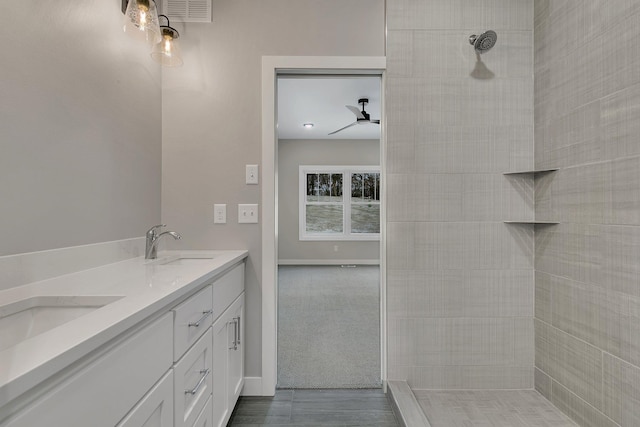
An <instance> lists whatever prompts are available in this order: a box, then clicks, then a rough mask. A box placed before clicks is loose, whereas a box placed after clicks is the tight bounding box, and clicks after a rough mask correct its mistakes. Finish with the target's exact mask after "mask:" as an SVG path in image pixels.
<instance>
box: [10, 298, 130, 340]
mask: <svg viewBox="0 0 640 427" xmlns="http://www.w3.org/2000/svg"><path fill="white" fill-rule="evenodd" d="M120 298H122V296H35V297H31V298H26V299H23V300H20V301H16V302H13V303H10V304H6V305H0V351H2V350H5V349H7V348H10V347H13V346H14V345H16V344H18V343H20V342H22V341H24V340H27V339H29V338H32V337H34V336H36V335H39V334H41V333H43V332H46V331H48V330H50V329H53V328H55V327H57V326H60V325H62V324H65V323H67V322H70V321H72V320H74V319H77V318H78V317H81V316H84V315H85V314H88V313H91V312H92V311H94V310H97V309H99V308H100V307H104V306H105V305H107V304H110V303H112V302H114V301H117V300H119V299H120Z"/></svg>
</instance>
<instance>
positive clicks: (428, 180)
mask: <svg viewBox="0 0 640 427" xmlns="http://www.w3.org/2000/svg"><path fill="white" fill-rule="evenodd" d="M387 26H388V43H387V68H388V74H387V86H386V94H385V96H386V103H387V104H386V106H387V118H386V119H387V120H386V122H387V123H386V124H387V155H388V172H389V174H388V177H387V178H388V180H387V182H388V190H389V191H388V194H389V201H388V211H387V213H388V224H387V226H388V237H389V239H388V240H389V241H388V245H387V257H388V264H387V266H388V296H387V297H388V301H389V311H388V314H389V367H388V369H389V378H390V379H401V380H408V381H409V383H410V384H412V385H414V384H417V385H420V387H424V388H432V387H436V388H443V387H444V388H456V387H460V385H461V384H463V385H467V386H469V387H474V388H482V387H485V388H514V387H521V386H522V387H531V386H532V384H533V358H534V352H533V323H532V319H533V312H534V310H533V300H534V288H533V280H534V279H533V266H534V264H533V259H534V234H533V229H532V228H531V227H512V226H507V225H505V224H504V223H503V221H504V220H509V219H523V218H533V215H534V205H533V202H534V197H533V185H532V183H531V181H522V180H520V181H514V180H510V179H507V178H506V177H505V176H504V175H503V173H504V172H507V171H510V170H523V169H524V170H526V169H530V168H532V167H533V164H534V150H533V134H534V120H533V111H534V102H533V93H534V88H533V83H534V82H533V60H532V57H533V32H532V30H533V4H532V3H531V2H530V1H528V0H516V1H514V0H453V1H451V0H446V1H444V0H436V1H430V2H424V1H416V0H389V1H388V2H387ZM487 29H494V30H496V31H497V32H498V34H499V35H498V45H497V47H496V48H495V49H493V50H492V51H491V52H489V53H487V54H486V55H484V56H483V57H482V58H478V57H477V56H476V54H475V52H474V50H473V48H472V47H471V46H470V45H469V43H468V38H469V36H470V35H471V34H474V33H475V34H478V33H479V32H482V31H485V30H487ZM478 67H485V68H484V70H485V71H486V73H485V74H484V76H489V75H491V76H492V78H490V79H478V78H475V77H478V73H477V71H478V70H479V69H480V68H478ZM474 71H475V73H474Z"/></svg>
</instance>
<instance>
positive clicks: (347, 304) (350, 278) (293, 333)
mask: <svg viewBox="0 0 640 427" xmlns="http://www.w3.org/2000/svg"><path fill="white" fill-rule="evenodd" d="M278 275H279V278H278V385H277V386H278V388H295V389H300V388H334V389H335V388H375V387H380V386H381V380H380V289H379V288H380V269H379V267H378V266H358V267H356V268H341V267H340V266H280V267H279V268H278Z"/></svg>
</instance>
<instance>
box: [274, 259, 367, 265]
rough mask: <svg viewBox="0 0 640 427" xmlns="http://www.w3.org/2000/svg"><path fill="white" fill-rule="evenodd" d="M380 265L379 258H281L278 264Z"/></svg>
mask: <svg viewBox="0 0 640 427" xmlns="http://www.w3.org/2000/svg"><path fill="white" fill-rule="evenodd" d="M347 264H348V265H379V264H380V260H379V259H279V260H278V265H347Z"/></svg>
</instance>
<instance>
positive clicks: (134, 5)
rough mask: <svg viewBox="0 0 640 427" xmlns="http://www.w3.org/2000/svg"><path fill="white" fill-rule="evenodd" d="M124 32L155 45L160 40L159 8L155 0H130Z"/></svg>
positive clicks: (125, 17) (125, 15)
mask: <svg viewBox="0 0 640 427" xmlns="http://www.w3.org/2000/svg"><path fill="white" fill-rule="evenodd" d="M124 32H125V33H127V34H129V35H130V36H131V37H133V38H135V39H138V40H142V41H144V42H146V43H147V44H148V45H149V46H153V45H154V44H155V43H158V42H159V41H160V24H159V22H158V10H157V9H156V3H155V2H154V1H153V0H129V3H128V4H127V10H126V11H125V13H124Z"/></svg>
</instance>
